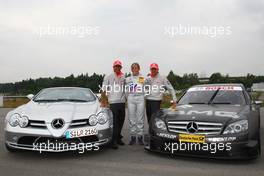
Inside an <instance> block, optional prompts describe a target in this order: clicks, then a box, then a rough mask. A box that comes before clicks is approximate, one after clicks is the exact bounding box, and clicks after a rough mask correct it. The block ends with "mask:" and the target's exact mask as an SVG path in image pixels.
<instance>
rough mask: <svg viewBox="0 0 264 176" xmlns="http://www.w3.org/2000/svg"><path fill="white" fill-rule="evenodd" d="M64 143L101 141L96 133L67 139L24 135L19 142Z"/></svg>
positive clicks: (23, 143)
mask: <svg viewBox="0 0 264 176" xmlns="http://www.w3.org/2000/svg"><path fill="white" fill-rule="evenodd" d="M48 141H49V142H50V143H64V144H66V143H67V144H72V143H75V144H78V143H91V142H97V141H99V139H98V137H97V136H96V135H93V136H84V137H80V138H73V139H66V138H64V137H61V138H52V137H39V136H23V137H21V138H19V140H18V142H17V143H18V144H20V145H33V143H47V142H48Z"/></svg>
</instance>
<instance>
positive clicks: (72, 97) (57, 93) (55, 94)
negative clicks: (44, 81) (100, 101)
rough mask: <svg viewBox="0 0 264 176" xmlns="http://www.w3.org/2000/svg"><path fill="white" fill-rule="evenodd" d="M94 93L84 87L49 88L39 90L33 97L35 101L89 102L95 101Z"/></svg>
mask: <svg viewBox="0 0 264 176" xmlns="http://www.w3.org/2000/svg"><path fill="white" fill-rule="evenodd" d="M95 100H96V98H95V96H94V94H93V93H92V92H91V91H90V90H89V89H85V88H51V89H44V90H42V91H40V93H39V94H37V96H36V97H35V98H34V101H35V102H45V101H49V102H58V101H72V102H90V101H95Z"/></svg>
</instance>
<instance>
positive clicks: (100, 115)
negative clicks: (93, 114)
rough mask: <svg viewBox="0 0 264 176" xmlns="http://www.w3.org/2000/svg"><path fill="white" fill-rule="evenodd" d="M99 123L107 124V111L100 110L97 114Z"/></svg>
mask: <svg viewBox="0 0 264 176" xmlns="http://www.w3.org/2000/svg"><path fill="white" fill-rule="evenodd" d="M97 119H98V123H99V124H100V125H103V124H105V123H106V122H107V121H108V115H107V113H106V112H99V113H98V114H97Z"/></svg>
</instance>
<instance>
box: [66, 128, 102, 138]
mask: <svg viewBox="0 0 264 176" xmlns="http://www.w3.org/2000/svg"><path fill="white" fill-rule="evenodd" d="M65 134H66V139H71V138H77V137H83V136H92V135H96V134H98V131H97V129H95V128H83V129H72V130H67V131H66V133H65Z"/></svg>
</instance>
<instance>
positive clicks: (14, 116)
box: [5, 87, 113, 152]
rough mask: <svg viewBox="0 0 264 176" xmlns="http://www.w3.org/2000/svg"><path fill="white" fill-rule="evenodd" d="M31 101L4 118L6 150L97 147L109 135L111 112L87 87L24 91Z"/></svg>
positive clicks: (107, 142) (89, 148)
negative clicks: (31, 93)
mask: <svg viewBox="0 0 264 176" xmlns="http://www.w3.org/2000/svg"><path fill="white" fill-rule="evenodd" d="M28 98H30V99H31V101H30V102H29V103H27V104H25V105H22V106H20V107H18V108H16V109H14V110H12V111H10V112H9V113H8V114H7V115H6V118H5V144H6V148H7V150H8V151H10V152H14V151H17V150H21V149H22V150H36V151H48V152H62V151H71V150H84V149H86V150H98V149H99V146H102V145H106V144H109V143H110V142H111V139H112V133H113V123H112V113H111V111H110V110H109V109H108V108H101V107H100V102H99V100H98V98H97V96H96V95H95V94H94V93H93V92H92V91H91V90H90V89H87V88H77V87H58V88H47V89H43V90H41V91H40V92H39V93H38V94H37V95H35V96H34V95H28Z"/></svg>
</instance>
